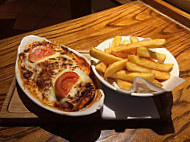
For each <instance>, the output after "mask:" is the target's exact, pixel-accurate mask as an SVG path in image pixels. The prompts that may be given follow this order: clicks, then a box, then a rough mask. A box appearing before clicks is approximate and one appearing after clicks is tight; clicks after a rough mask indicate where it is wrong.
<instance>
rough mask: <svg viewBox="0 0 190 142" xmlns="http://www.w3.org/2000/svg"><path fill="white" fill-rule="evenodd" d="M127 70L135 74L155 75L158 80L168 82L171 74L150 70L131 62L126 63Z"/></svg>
mask: <svg viewBox="0 0 190 142" xmlns="http://www.w3.org/2000/svg"><path fill="white" fill-rule="evenodd" d="M126 68H127V70H128V71H133V72H144V73H154V74H155V78H156V79H158V80H167V79H169V78H170V74H169V73H168V72H161V71H157V70H152V69H148V68H145V67H142V66H139V65H137V64H134V63H131V62H127V63H126Z"/></svg>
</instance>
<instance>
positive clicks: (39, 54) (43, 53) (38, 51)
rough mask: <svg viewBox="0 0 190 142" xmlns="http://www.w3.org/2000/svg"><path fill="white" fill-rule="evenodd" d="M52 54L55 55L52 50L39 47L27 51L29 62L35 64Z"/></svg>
mask: <svg viewBox="0 0 190 142" xmlns="http://www.w3.org/2000/svg"><path fill="white" fill-rule="evenodd" d="M53 54H55V51H54V50H53V49H51V48H49V47H46V46H42V45H40V46H37V47H35V48H33V49H32V50H30V51H29V61H32V62H36V61H38V60H41V59H43V58H45V57H48V56H51V55H53Z"/></svg>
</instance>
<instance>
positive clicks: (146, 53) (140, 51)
mask: <svg viewBox="0 0 190 142" xmlns="http://www.w3.org/2000/svg"><path fill="white" fill-rule="evenodd" d="M137 55H138V56H140V57H145V58H153V59H156V60H158V62H159V63H163V62H164V61H165V59H166V55H165V54H161V53H157V52H153V51H150V50H148V49H147V48H146V47H138V48H137Z"/></svg>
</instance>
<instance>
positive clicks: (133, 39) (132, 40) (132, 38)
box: [130, 36, 139, 43]
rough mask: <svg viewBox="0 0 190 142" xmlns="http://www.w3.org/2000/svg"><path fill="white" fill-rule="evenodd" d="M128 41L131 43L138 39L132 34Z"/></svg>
mask: <svg viewBox="0 0 190 142" xmlns="http://www.w3.org/2000/svg"><path fill="white" fill-rule="evenodd" d="M130 41H131V43H135V42H138V41H139V40H138V38H137V37H135V36H132V37H131V38H130Z"/></svg>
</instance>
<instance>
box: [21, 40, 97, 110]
mask: <svg viewBox="0 0 190 142" xmlns="http://www.w3.org/2000/svg"><path fill="white" fill-rule="evenodd" d="M40 44H45V45H46V44H50V45H48V46H49V47H53V48H55V47H54V46H53V45H51V43H40ZM36 45H38V44H37V43H36ZM56 46H57V45H56ZM29 47H31V46H29ZM60 49H61V48H59V50H60ZM28 51H29V50H28ZM19 56H20V57H19V64H20V71H21V75H22V76H21V78H23V82H24V85H25V87H26V88H28V90H29V91H30V92H31V94H33V95H34V96H35V97H37V98H38V99H39V100H41V101H42V102H43V103H45V104H47V105H49V106H52V107H56V108H58V109H61V110H62V109H63V110H64V111H71V110H78V109H80V108H81V106H80V103H81V102H82V104H86V103H87V102H88V101H90V99H92V98H93V96H94V85H93V82H92V80H91V79H90V77H89V76H88V75H87V74H86V73H85V72H89V71H87V70H89V68H88V66H84V65H86V64H87V63H86V61H85V60H84V59H83V60H82V59H80V57H78V56H76V55H75V54H73V53H71V51H69V50H68V49H65V48H64V49H63V50H62V51H61V52H56V53H55V54H54V55H51V56H48V57H45V58H43V59H41V60H39V61H37V62H35V63H32V62H30V61H29V60H28V56H29V52H24V53H20V55H19ZM76 59H77V61H76ZM65 72H75V73H77V74H78V76H79V79H78V81H77V82H76V83H75V84H74V85H73V87H72V88H71V90H70V92H69V93H68V95H67V96H66V97H65V98H59V97H57V96H56V93H55V90H54V88H55V82H56V80H57V78H58V77H59V76H60V75H62V74H63V73H65ZM89 83H90V84H91V85H86V84H89ZM89 90H91V91H89ZM85 97H87V98H86V99H83V98H85ZM86 100H87V101H86Z"/></svg>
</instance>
